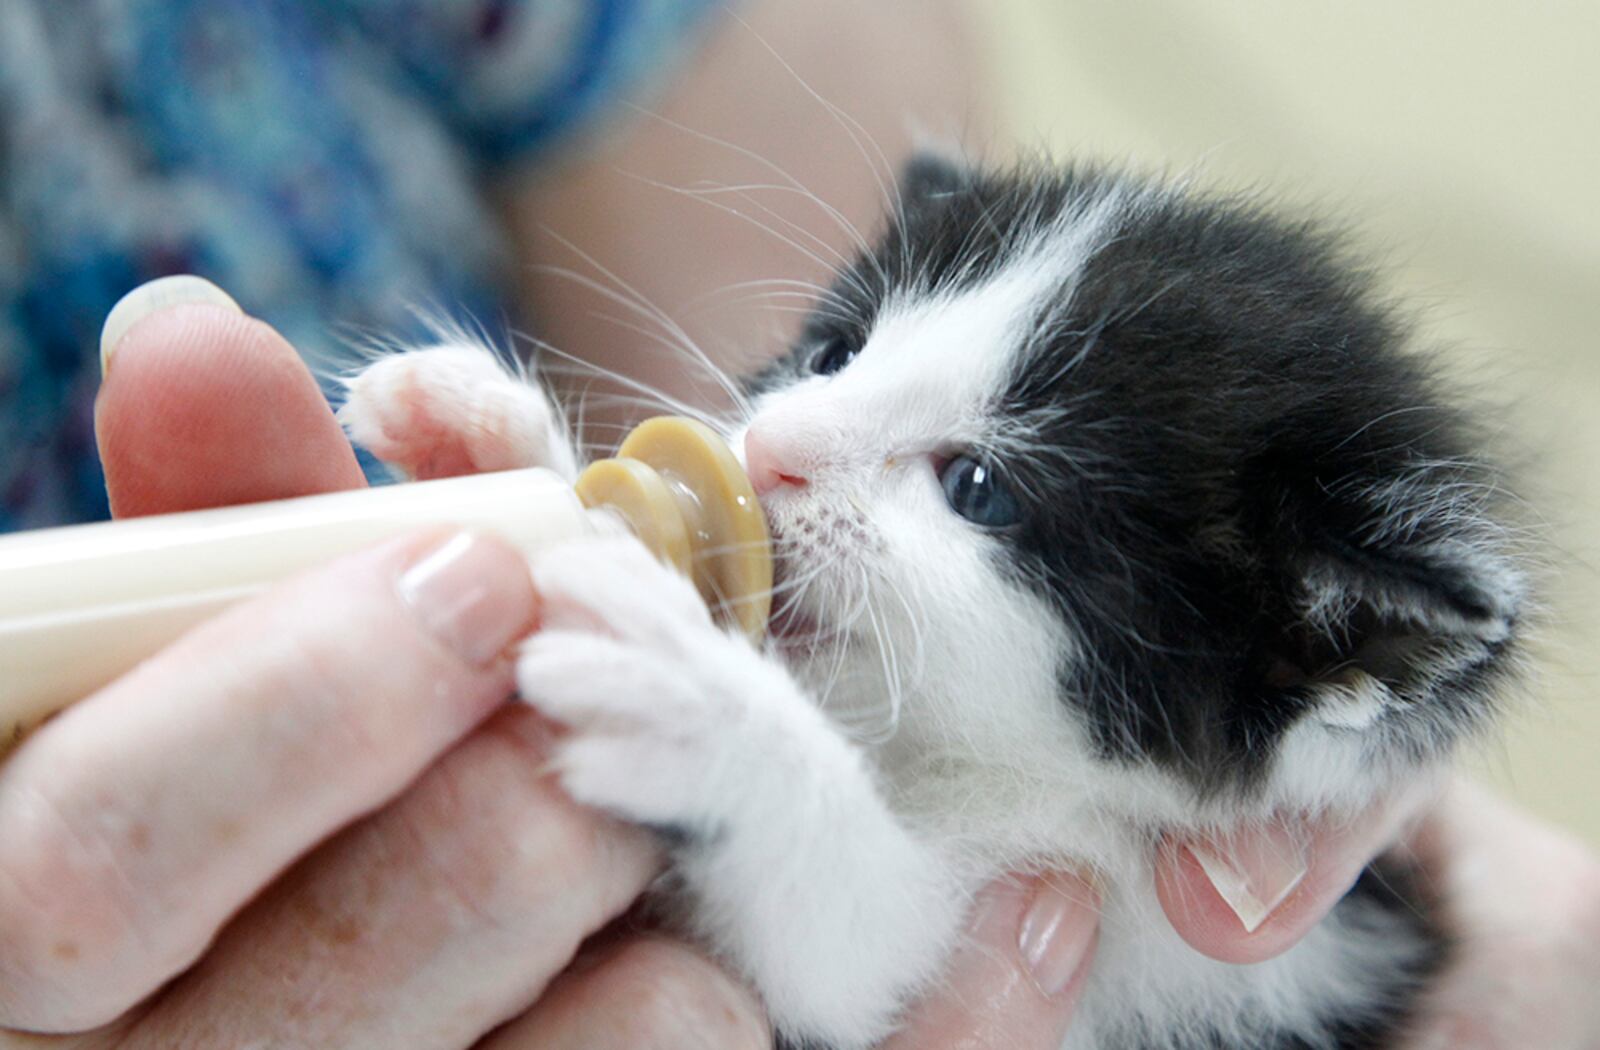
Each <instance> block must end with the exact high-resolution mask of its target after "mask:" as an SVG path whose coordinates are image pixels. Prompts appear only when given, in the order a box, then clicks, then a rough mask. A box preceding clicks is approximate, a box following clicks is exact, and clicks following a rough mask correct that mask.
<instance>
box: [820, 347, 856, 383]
mask: <svg viewBox="0 0 1600 1050" xmlns="http://www.w3.org/2000/svg"><path fill="white" fill-rule="evenodd" d="M855 356H856V348H855V347H853V346H851V345H850V344H849V343H847V342H845V341H844V340H843V339H830V340H828V341H827V342H826V343H823V344H822V349H820V350H818V351H817V353H816V356H815V357H813V358H812V359H811V370H812V371H813V372H815V373H817V375H819V376H831V375H833V373H835V372H837V371H839V369H841V368H843V367H844V366H845V365H847V364H849V363H850V359H851V358H852V357H855Z"/></svg>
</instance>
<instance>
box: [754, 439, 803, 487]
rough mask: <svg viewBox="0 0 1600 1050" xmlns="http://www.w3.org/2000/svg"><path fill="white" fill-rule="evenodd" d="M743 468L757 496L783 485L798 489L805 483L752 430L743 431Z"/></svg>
mask: <svg viewBox="0 0 1600 1050" xmlns="http://www.w3.org/2000/svg"><path fill="white" fill-rule="evenodd" d="M744 469H745V473H747V474H749V475H750V487H751V488H753V489H755V490H756V495H757V496H765V495H766V494H767V493H769V492H771V491H772V490H773V489H775V488H780V487H782V486H784V485H792V486H793V487H795V488H797V489H798V488H803V487H804V486H805V484H806V479H805V476H804V475H802V474H799V473H797V471H796V469H795V468H794V467H793V466H791V465H789V464H787V463H785V462H784V461H783V458H782V457H781V456H780V455H779V454H778V452H777V451H775V450H774V449H773V447H772V446H771V445H769V444H767V443H766V441H764V440H763V439H762V438H760V437H759V436H757V434H756V432H755V431H754V430H747V431H745V435H744Z"/></svg>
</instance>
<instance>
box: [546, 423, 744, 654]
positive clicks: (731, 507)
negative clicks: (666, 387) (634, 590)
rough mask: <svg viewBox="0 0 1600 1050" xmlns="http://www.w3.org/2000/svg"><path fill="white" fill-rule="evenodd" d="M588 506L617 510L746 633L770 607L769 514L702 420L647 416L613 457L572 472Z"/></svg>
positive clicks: (728, 620) (647, 543) (726, 618)
mask: <svg viewBox="0 0 1600 1050" xmlns="http://www.w3.org/2000/svg"><path fill="white" fill-rule="evenodd" d="M576 489H577V492H578V498H579V499H580V500H582V501H583V504H584V506H586V507H591V508H602V507H603V508H606V509H609V510H611V511H613V512H614V513H616V514H617V515H618V516H619V517H621V518H622V520H623V521H624V522H625V523H626V524H627V525H628V527H629V528H630V529H632V530H633V532H634V534H635V535H637V536H638V537H639V539H641V540H642V541H644V544H645V546H647V547H649V548H650V550H651V551H653V552H654V553H655V555H656V556H657V557H659V558H661V559H662V560H663V561H666V562H667V563H669V564H671V565H673V566H676V567H677V568H678V569H679V570H680V571H682V572H683V573H685V574H686V575H687V576H688V577H689V578H690V579H691V580H693V581H694V585H695V587H696V588H697V589H698V590H699V591H700V595H701V597H703V598H704V599H705V600H706V603H707V604H708V605H710V606H711V610H712V613H713V615H715V616H717V617H718V618H719V619H721V620H722V621H723V622H724V623H725V624H728V625H729V626H737V627H738V628H739V629H740V630H742V631H743V632H744V633H745V634H746V635H748V636H749V637H750V638H751V639H752V640H754V641H759V640H760V639H761V638H762V637H763V635H764V634H765V633H766V629H767V618H768V616H769V615H770V614H771V610H772V555H771V548H770V546H769V543H768V539H767V523H766V518H765V517H764V516H763V515H762V512H761V505H760V504H759V503H758V502H757V501H756V494H755V490H754V489H752V488H751V487H750V480H749V478H747V477H746V476H745V472H744V468H743V467H741V466H740V465H739V461H738V460H737V459H735V458H734V455H733V452H732V451H731V450H730V449H729V448H728V446H727V445H726V444H725V443H724V442H723V440H722V439H721V438H720V437H718V436H717V434H716V432H715V431H713V430H712V429H711V428H710V427H708V426H705V425H704V424H702V423H697V422H695V421H694V420H692V419H684V418H682V417H679V416H658V417H656V418H655V419H647V420H645V421H644V422H643V423H641V424H639V425H638V426H637V427H635V428H634V429H633V432H632V433H630V434H629V435H628V438H627V440H626V441H624V442H623V443H622V447H621V448H619V449H617V455H616V457H615V458H614V459H602V460H599V461H598V462H595V463H593V464H590V466H589V467H588V469H586V470H585V471H584V472H583V473H582V474H581V475H579V477H578V482H577V485H576Z"/></svg>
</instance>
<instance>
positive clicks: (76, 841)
mask: <svg viewBox="0 0 1600 1050" xmlns="http://www.w3.org/2000/svg"><path fill="white" fill-rule="evenodd" d="M97 422H98V425H99V435H100V441H101V445H102V452H103V458H104V460H105V463H106V469H107V476H108V487H109V489H110V493H111V498H112V505H113V507H114V509H115V511H116V512H117V513H118V514H119V515H123V516H127V515H135V514H147V513H156V512H160V511H167V510H180V509H187V508H192V507H199V506H210V505H217V504H221V503H229V502H243V501H250V500H255V499H265V498H279V497H285V496H292V495H299V494H303V493H306V492H311V491H327V490H332V489H338V488H348V487H353V486H355V485H359V484H361V475H360V472H359V471H358V470H357V468H356V465H355V462H354V459H353V457H352V456H351V454H350V452H349V448H348V445H347V444H346V442H345V441H344V439H343V436H342V435H341V434H340V432H339V431H338V428H337V426H335V424H334V422H333V420H332V417H331V414H330V413H328V410H327V408H326V406H325V405H324V404H323V401H322V398H321V395H320V393H319V392H318V391H317V389H316V385H315V383H314V382H313V381H312V380H311V378H310V376H309V375H308V374H307V373H306V372H305V370H304V368H303V366H301V365H300V363H299V361H298V359H297V358H296V356H295V355H294V353H293V351H292V350H291V349H290V348H289V347H288V346H287V344H285V343H284V342H283V340H282V339H281V338H279V337H278V336H277V335H276V333H274V332H272V331H271V330H270V329H268V328H267V327H266V326H265V325H262V324H260V323H259V322H255V321H251V320H249V319H248V318H245V317H243V316H242V315H240V314H238V313H237V312H236V311H234V310H231V309H226V308H222V307H218V306H214V305H213V306H206V305H188V306H179V307H174V308H172V309H169V310H165V311H162V312H160V313H156V314H154V315H152V316H149V317H147V318H145V319H144V320H142V321H140V322H139V323H138V324H136V325H135V326H134V327H133V328H131V329H130V330H129V331H128V333H127V335H126V336H125V337H124V339H123V340H122V341H121V343H120V344H119V345H118V347H117V349H116V353H115V355H114V357H113V363H112V365H111V368H110V370H109V373H108V376H107V379H106V382H105V385H104V389H103V391H102V396H101V399H100V402H99V405H98V407H97ZM536 615H537V600H536V598H535V596H534V594H533V591H532V587H531V583H530V582H529V579H528V573H527V571H526V567H525V565H524V564H523V562H522V561H521V559H520V558H519V557H518V556H517V555H516V554H515V553H514V552H513V551H511V550H510V549H508V548H506V547H504V546H503V545H501V544H498V543H496V542H494V541H492V540H488V539H483V538H478V539H472V538H463V537H451V536H449V535H448V534H447V533H432V534H423V535H417V536H412V537H408V538H406V539H404V540H401V541H398V542H395V543H391V544H388V545H385V546H382V547H379V548H376V549H374V550H370V551H366V552H363V553H361V554H358V555H355V556H352V557H349V558H345V559H341V560H339V561H338V562H335V563H333V564H330V565H328V566H327V567H325V568H323V569H320V570H317V571H314V572H311V573H308V574H306V575H305V576H303V577H301V578H299V579H297V580H294V581H292V582H290V583H288V584H286V585H284V586H282V587H279V588H277V589H275V590H273V591H272V592H271V593H269V594H267V595H265V596H263V597H262V598H260V599H258V600H254V601H251V602H249V603H246V604H244V605H241V606H239V607H237V608H235V609H233V610H231V611H230V612H228V613H227V614H225V615H223V616H221V617H219V618H218V619H216V620H214V621H212V622H209V623H207V624H205V625H203V626H202V627H201V628H199V629H197V630H196V631H195V632H193V633H191V634H190V635H188V636H187V637H185V638H184V639H182V640H181V641H179V642H178V643H176V644H174V645H173V646H172V647H171V648H169V649H168V650H166V651H164V652H163V653H161V654H159V655H157V656H156V657H154V658H152V659H151V660H150V661H148V662H147V663H146V664H144V665H142V666H141V667H140V668H138V669H136V670H135V671H133V672H131V673H130V674H128V675H127V676H125V677H124V678H122V679H121V680H119V681H117V682H115V683H113V684H112V685H110V686H108V687H107V688H106V689H104V690H102V691H101V692H99V693H97V694H96V695H94V696H91V697H89V698H86V699H85V700H83V701H81V702H80V703H78V704H77V705H75V706H74V707H73V708H71V709H70V710H68V711H67V712H65V713H64V714H62V715H61V716H60V717H58V718H57V719H55V720H53V721H52V722H50V723H48V724H46V725H45V726H43V727H41V728H40V729H39V730H38V731H37V732H36V733H35V734H34V735H33V736H32V737H30V738H29V739H28V740H26V741H25V742H24V743H23V744H22V745H21V746H20V747H19V748H18V749H17V750H16V751H15V752H14V753H13V755H12V756H11V758H10V759H9V760H8V761H7V763H6V764H5V765H4V766H3V767H0V824H3V825H4V827H5V828H6V833H5V835H4V837H3V840H0V1027H9V1028H10V1029H13V1030H12V1031H11V1032H10V1033H9V1034H4V1033H0V1045H4V1046H35V1045H46V1046H53V1047H54V1046H60V1047H86V1048H88V1047H100V1046H110V1045H117V1046H119V1047H138V1046H172V1045H202V1044H203V1045H206V1046H212V1047H226V1046H231V1045H258V1044H259V1043H261V1042H263V1041H269V1042H273V1043H275V1044H278V1045H317V1046H343V1047H360V1046H385V1047H387V1046H393V1045H406V1046H412V1047H428V1046H438V1047H447V1048H461V1047H466V1046H469V1045H471V1044H473V1043H474V1042H475V1041H477V1040H478V1039H479V1038H480V1037H482V1036H483V1035H484V1033H486V1032H488V1031H489V1030H491V1029H493V1028H494V1027H495V1026H497V1025H499V1024H500V1023H501V1022H503V1021H505V1020H507V1019H508V1018H511V1017H514V1016H515V1015H517V1014H518V1013H519V1012H522V1011H523V1010H524V1009H525V1008H527V1007H528V1006H529V1005H530V1004H532V1003H534V1002H535V1001H536V1000H538V1001H539V1002H540V1005H541V1007H543V1006H544V1003H545V1001H546V1000H549V999H550V998H552V997H549V996H547V997H546V999H545V1000H541V999H540V995H541V992H542V991H543V990H544V989H545V988H546V986H547V985H548V984H549V982H550V981H551V980H552V979H553V978H554V977H555V976H556V975H557V974H558V973H560V972H561V971H562V970H563V969H564V968H566V966H567V964H568V962H569V961H570V959H571V958H572V955H573V953H574V952H575V951H576V949H577V947H578V946H579V944H580V943H581V942H582V941H583V940H584V939H585V938H586V937H587V936H588V935H589V934H591V933H592V932H594V931H595V930H596V929H598V928H600V927H601V926H603V925H604V924H605V923H606V922H607V921H608V920H609V919H610V918H611V917H612V916H614V915H615V914H617V913H618V912H620V911H621V910H623V909H624V908H626V906H627V905H628V904H629V903H630V902H631V901H632V900H633V899H634V898H635V897H636V896H637V894H638V893H639V892H640V891H641V890H642V888H643V887H644V886H645V885H646V884H647V883H648V882H649V880H650V879H651V878H652V877H653V876H654V874H655V872H656V870H657V863H658V858H657V855H656V852H655V850H654V847H653V844H652V841H651V840H650V838H649V837H648V836H647V835H646V834H644V833H643V832H640V831H637V830H635V829H632V828H626V827H623V826H620V825H618V824H615V823H614V822H611V821H608V820H606V819H605V818H603V817H600V816H599V815H597V814H595V813H593V812H590V811H586V810H581V809H579V808H578V807H576V806H575V805H573V804H572V803H570V802H569V801H567V800H566V799H565V798H564V796H562V795H561V794H560V793H559V791H557V790H556V789H555V788H554V787H553V786H552V784H551V782H550V781H549V780H548V779H547V778H546V777H544V776H543V775H542V770H543V767H544V765H545V764H546V760H547V757H548V747H549V742H548V733H547V729H546V727H545V726H544V725H543V724H542V723H541V722H540V721H539V720H538V718H537V716H535V715H534V714H533V712H531V711H529V710H527V709H522V708H517V709H502V708H501V701H502V700H503V699H504V698H505V697H506V696H507V695H509V693H510V691H511V677H510V673H509V667H508V665H507V663H506V662H505V661H504V660H503V659H501V658H500V652H501V650H502V649H503V648H504V647H505V646H506V645H507V644H509V643H510V642H512V641H513V640H514V639H516V638H517V637H519V636H520V635H522V634H523V633H525V632H526V631H527V630H528V629H529V628H530V627H531V626H532V625H533V623H534V621H535V618H536ZM319 843H320V845H319ZM308 853H309V855H307V854H308ZM640 960H643V961H642V962H641V961H640ZM630 965H631V966H632V968H633V970H634V971H635V972H638V973H642V974H644V976H645V977H646V978H648V979H649V980H652V981H655V982H656V983H657V984H658V986H661V987H670V986H672V982H674V981H676V982H677V986H678V987H691V986H692V987H693V988H695V989H697V990H698V992H699V994H700V998H699V1000H698V1005H697V1002H696V1001H688V1000H686V999H685V998H684V997H680V996H676V995H675V996H673V997H671V998H670V999H664V998H661V997H658V998H656V999H655V1000H647V1001H645V1002H642V1003H634V1002H625V1003H622V1004H618V1008H617V1010H616V1012H615V1014H614V1015H612V1016H613V1017H619V1018H629V1019H632V1020H633V1021H634V1022H635V1023H637V1024H640V1025H644V1026H650V1027H659V1028H666V1027H667V1025H668V1024H669V1023H670V1022H672V1021H674V1020H676V1021H678V1022H680V1023H685V1024H694V1025H695V1027H696V1029H697V1032H696V1035H697V1038H699V1043H698V1044H697V1045H707V1046H712V1047H716V1046H719V1045H726V1046H729V1047H732V1046H742V1045H756V1039H757V1038H764V1035H765V1033H764V1030H762V1029H759V1028H757V1029H756V1030H755V1032H754V1033H753V1034H752V1033H749V1032H745V1031H742V1030H738V1029H736V1028H733V1027H731V1026H730V1027H728V1028H727V1029H726V1034H727V1036H728V1038H727V1039H721V1036H720V1035H719V1032H722V1031H723V1029H719V1025H725V1026H726V1025H729V1024H730V1022H729V1018H730V1017H733V1018H734V1019H735V1020H738V1019H741V1018H748V1017H750V1016H754V1017H755V1018H756V1019H757V1021H759V1014H755V1013H754V1012H753V1011H747V1012H746V1013H745V1014H740V1015H731V1014H730V1013H729V1012H728V1011H727V1010H726V1009H723V1008H722V1004H721V1003H720V1002H719V1001H718V999H717V994H718V993H721V994H723V995H725V996H732V995H734V994H737V995H740V996H744V995H745V993H744V992H743V991H742V990H739V989H738V988H737V986H736V985H735V984H734V983H733V982H732V981H730V980H728V979H727V978H725V977H722V976H721V975H720V973H718V972H717V971H715V970H714V969H713V968H711V967H710V966H709V965H708V964H705V963H703V962H700V961H699V960H698V958H697V957H695V956H693V955H692V954H691V953H690V952H689V951H688V949H686V948H685V949H679V948H677V947H675V946H674V947H670V948H664V949H661V950H656V949H653V948H652V947H651V946H649V945H646V946H644V947H642V948H639V949H635V950H632V951H629V952H624V953H622V955H620V956H617V957H614V958H612V959H610V960H602V961H601V962H600V963H599V964H598V965H594V966H592V967H591V969H590V970H588V971H587V972H586V973H585V974H582V975H576V976H574V975H568V976H567V977H564V978H563V979H562V981H563V982H564V986H566V987H571V986H573V985H576V986H579V987H591V988H594V987H600V986H602V985H603V984H604V983H605V979H606V978H608V977H610V978H613V982H612V988H613V990H614V989H615V986H616V982H615V980H614V978H615V976H616V974H617V973H619V972H621V971H622V970H623V969H626V968H627V967H628V966H630ZM696 967H698V969H696ZM684 974H688V976H683V975H684ZM719 980H720V981H721V984H720V985H719V984H717V983H716V982H717V981H719ZM600 990H601V992H602V993H603V992H604V991H605V988H603V987H601V988H600ZM598 998H599V1000H600V1001H602V1002H604V1000H605V995H604V994H600V995H599V996H598ZM741 1001H742V1000H741ZM538 1012H539V1011H537V1010H536V1011H535V1012H534V1014H535V1015H536V1014H538ZM546 1012H547V1013H548V1011H546ZM669 1012H670V1014H671V1016H670V1017H663V1016H661V1015H664V1014H667V1013H669ZM652 1015H655V1016H654V1017H652ZM529 1016H534V1015H529ZM578 1020H580V1021H581V1020H583V1019H582V1018H579V1019H578ZM552 1025H553V1031H555V1032H557V1033H559V1032H561V1031H562V1030H563V1027H562V1026H563V1025H565V1030H567V1031H569V1032H575V1033H578V1034H579V1036H580V1037H581V1034H582V1031H583V1029H582V1027H581V1025H577V1024H576V1022H574V1021H572V1019H571V1018H567V1019H563V1018H561V1017H554V1018H553V1019H552ZM23 1030H30V1031H34V1032H55V1033H73V1034H70V1035H65V1034H64V1035H59V1036H37V1035H25V1034H23ZM719 1039H721V1042H720V1043H719V1041H718V1040H719ZM585 1045H603V1044H600V1043H598V1042H587V1043H586V1044H585Z"/></svg>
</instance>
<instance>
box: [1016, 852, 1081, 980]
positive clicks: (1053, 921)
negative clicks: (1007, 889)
mask: <svg viewBox="0 0 1600 1050" xmlns="http://www.w3.org/2000/svg"><path fill="white" fill-rule="evenodd" d="M1099 922H1100V902H1099V898H1098V897H1097V896H1096V895H1095V892H1094V891H1093V890H1092V889H1090V888H1089V886H1088V885H1087V884H1085V883H1083V882H1082V881H1080V880H1078V879H1072V878H1067V879H1061V880H1052V879H1050V878H1039V879H1036V880H1035V889H1034V893H1033V900H1032V901H1031V902H1030V903H1029V904H1028V910H1027V911H1026V912H1025V913H1024V914H1023V916H1022V924H1021V925H1020V927H1019V928H1018V930H1017V948H1018V950H1019V951H1021V952H1022V961H1023V962H1024V963H1026V964H1027V967H1028V974H1029V975H1030V976H1031V977H1032V978H1033V983H1034V984H1035V985H1037V986H1038V988H1039V991H1041V992H1043V993H1044V995H1045V997H1046V998H1048V999H1054V998H1056V997H1057V996H1059V995H1061V993H1062V992H1064V991H1066V990H1067V986H1068V985H1069V984H1071V983H1072V978H1073V977H1074V976H1076V975H1077V973H1078V971H1079V970H1080V969H1082V967H1083V960H1084V959H1085V958H1086V957H1087V956H1088V954H1089V948H1090V946H1091V945H1092V944H1093V943H1094V935H1095V930H1096V929H1097V927H1098V926H1099Z"/></svg>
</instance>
